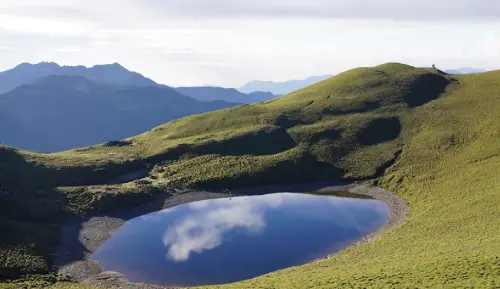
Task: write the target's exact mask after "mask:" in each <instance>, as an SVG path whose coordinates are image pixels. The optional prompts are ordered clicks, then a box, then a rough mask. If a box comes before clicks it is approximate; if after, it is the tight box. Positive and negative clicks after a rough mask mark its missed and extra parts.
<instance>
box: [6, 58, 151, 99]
mask: <svg viewBox="0 0 500 289" xmlns="http://www.w3.org/2000/svg"><path fill="white" fill-rule="evenodd" d="M49 75H79V76H83V77H85V78H87V79H88V80H90V81H92V82H95V83H108V84H115V85H125V86H142V87H147V86H156V85H158V84H157V83H156V82H154V81H153V80H151V79H149V78H147V77H144V76H143V75H141V74H139V73H137V72H133V71H129V70H128V69H126V68H125V67H123V66H122V65H121V64H119V63H117V62H115V63H111V64H101V65H95V66H92V67H85V66H82V65H79V66H60V65H59V64H57V63H55V62H40V63H38V64H31V63H21V64H19V65H17V66H16V67H15V68H13V69H10V70H7V71H4V72H2V73H1V74H0V93H4V92H7V91H9V90H12V89H14V88H16V87H18V86H21V85H23V84H32V83H34V82H35V81H37V80H38V79H40V78H43V77H46V76H49Z"/></svg>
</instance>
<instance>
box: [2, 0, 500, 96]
mask: <svg viewBox="0 0 500 289" xmlns="http://www.w3.org/2000/svg"><path fill="white" fill-rule="evenodd" d="M499 48H500V1H498V0H405V1H402V0H345V1H344V0H342V1H341V0H335V1H334V0H252V1H248V0H106V1H102V0H99V1H97V0H23V1H19V0H1V1H0V70H6V69H9V68H12V67H14V66H16V65H17V64H19V63H22V62H31V63H38V62H42V61H53V62H57V63H59V64H61V65H86V66H92V65H95V64H105V63H114V62H118V63H120V64H122V65H123V66H125V67H126V68H128V69H130V70H133V71H137V72H139V73H142V74H144V75H145V76H147V77H150V78H152V79H153V80H155V81H157V82H159V83H163V84H167V85H171V86H190V85H218V86H226V87H239V86H241V85H243V84H244V83H246V82H247V81H250V80H257V79H258V80H273V81H284V80H288V79H301V78H306V77H308V76H312V75H324V74H336V73H339V72H342V71H345V70H347V69H350V68H354V67H358V66H372V65H377V64H381V63H385V62H403V63H407V64H411V65H414V66H431V65H432V64H436V66H437V67H438V68H443V69H444V68H446V69H449V68H458V67H480V68H485V69H500V49H499Z"/></svg>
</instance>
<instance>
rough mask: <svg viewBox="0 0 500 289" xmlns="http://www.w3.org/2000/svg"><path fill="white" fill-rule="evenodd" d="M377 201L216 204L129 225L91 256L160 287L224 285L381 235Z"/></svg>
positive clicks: (382, 217)
mask: <svg viewBox="0 0 500 289" xmlns="http://www.w3.org/2000/svg"><path fill="white" fill-rule="evenodd" d="M389 218H390V211H389V208H388V207H387V205H386V204H384V203H383V202H381V201H378V200H370V199H356V198H340V197H334V196H319V195H309V194H298V193H279V194H269V195H263V196H248V197H235V198H232V199H231V200H230V199H229V198H227V199H215V200H206V201H199V202H195V203H191V204H185V205H180V206H177V207H174V208H170V209H166V210H163V211H158V212H155V213H151V214H148V215H144V216H141V217H139V218H136V219H133V220H130V221H128V222H127V223H126V224H125V225H124V226H123V227H121V228H120V229H119V230H118V231H117V232H116V234H115V235H114V236H113V237H112V238H111V239H110V240H108V241H107V242H106V243H105V244H103V246H101V248H99V250H98V251H97V252H95V253H94V255H93V256H92V258H93V259H95V260H97V261H99V262H101V263H102V264H103V266H104V269H105V270H109V271H117V272H121V273H123V274H125V275H126V276H127V277H128V278H129V279H130V280H132V281H137V282H146V283H154V284H162V285H178V286H191V285H203V284H221V283H228V282H233V281H237V280H243V279H248V278H252V277H255V276H258V275H261V274H265V273H268V272H271V271H275V270H278V269H281V268H286V267H290V266H294V265H299V264H303V263H305V262H308V261H312V260H313V259H315V258H320V257H324V256H326V255H328V254H330V253H333V252H335V251H338V250H341V249H342V248H344V247H345V246H347V245H349V244H351V243H353V242H356V241H357V240H359V239H360V238H361V237H363V236H364V235H367V234H369V233H371V232H373V231H376V230H377V229H378V228H379V227H381V226H382V225H383V224H385V223H386V222H387V221H388V220H389Z"/></svg>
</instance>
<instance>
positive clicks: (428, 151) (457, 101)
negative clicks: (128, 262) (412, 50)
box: [0, 64, 500, 289]
mask: <svg viewBox="0 0 500 289" xmlns="http://www.w3.org/2000/svg"><path fill="white" fill-rule="evenodd" d="M499 80H500V71H494V72H488V73H482V74H475V75H459V76H458V75H447V74H444V73H442V72H440V71H437V70H434V69H420V68H413V67H410V66H407V65H402V64H384V65H380V66H377V67H373V68H358V69H354V70H350V71H347V72H345V73H342V74H340V75H337V76H335V77H333V78H330V79H327V80H325V81H323V82H320V83H318V84H316V85H313V86H310V87H308V88H306V89H303V90H300V91H297V92H295V93H292V94H290V95H287V96H284V97H282V98H279V99H274V100H270V101H267V102H264V103H258V104H254V105H242V106H237V107H233V108H230V109H226V110H223V111H217V112H211V113H206V114H203V115H195V116H190V117H186V118H183V119H179V120H175V121H172V122H169V123H167V124H165V125H163V126H160V127H157V128H155V129H153V130H152V131H150V132H147V133H145V134H143V135H139V136H137V137H134V138H130V139H126V140H124V141H121V142H115V143H111V144H107V145H100V146H95V147H88V148H82V149H76V150H72V151H67V152H63V153H57V154H50V155H40V154H34V153H25V152H22V151H17V150H13V149H9V148H2V149H1V151H0V183H2V184H3V187H4V191H7V192H8V193H4V194H3V195H2V196H0V204H2V205H3V206H4V207H3V208H0V212H1V213H0V231H2V232H9V234H5V235H2V237H1V239H0V248H1V249H0V274H3V275H8V273H9V274H11V275H15V274H18V273H20V272H21V273H34V272H36V273H46V272H48V271H49V269H50V265H51V253H52V252H53V248H54V246H55V240H56V238H57V230H56V227H54V226H53V225H52V224H53V223H55V222H57V221H59V220H61V219H64V218H66V217H67V216H71V215H78V214H83V213H87V212H92V211H106V210H112V209H115V208H118V207H123V206H131V205H134V204H137V203H141V202H144V201H146V200H148V199H150V198H152V197H154V196H155V195H156V194H161V190H164V189H172V188H221V187H241V186H252V185H262V184H269V183H288V182H308V181H316V180H324V179H335V178H341V179H350V180H368V179H373V180H375V182H376V183H378V185H379V186H382V187H385V188H388V189H390V190H393V191H395V192H396V193H398V194H399V195H401V196H403V197H404V198H406V199H407V200H408V201H409V204H410V213H409V216H408V218H407V220H406V221H405V223H404V224H403V225H401V226H399V227H397V228H395V229H394V230H392V231H391V232H389V233H387V234H384V235H383V236H381V237H380V238H378V239H376V240H375V241H374V242H371V243H369V244H363V245H358V246H355V247H352V248H350V249H348V250H346V251H344V252H342V253H340V254H336V255H334V256H332V257H330V258H327V259H324V260H321V261H318V262H314V263H311V264H307V265H304V266H300V267H295V268H290V269H285V270H281V271H278V272H275V273H271V274H269V275H266V276H263V277H258V278H256V279H252V280H249V281H245V282H239V283H235V284H230V285H226V286H216V287H221V288H222V287H223V288H332V287H333V288H349V287H360V288H363V287H378V288H386V287H415V286H421V287H432V288H436V287H446V288H451V287H476V288H477V287H484V288H493V287H496V286H500V233H499V232H500V222H498V220H499V219H500V210H498V208H500V178H498V175H499V173H500V166H499V165H498V163H499V161H500V142H499V141H498V140H499V139H500V115H499V114H498V111H499V109H500V97H499V95H500V85H498V83H499ZM143 168H148V169H149V170H150V176H149V177H147V178H144V179H142V180H138V181H132V182H129V183H125V184H114V185H110V184H107V183H108V182H109V180H112V179H113V178H116V177H117V176H119V175H121V174H123V173H127V172H133V171H136V170H139V169H143ZM26 180H29V181H26ZM40 204H43V206H41V205H40ZM2 205H0V206H2ZM9 208H10V209H9ZM50 232H52V234H49V233H50ZM47 236H52V238H48V237H47ZM46 278H48V277H46ZM26 282H29V281H26ZM39 282H42V281H39ZM43 282H45V283H50V280H46V281H43ZM43 282H42V283H43ZM35 283H36V282H35ZM32 284H34V283H32ZM4 286H5V288H9V287H8V286H10V285H4ZM67 286H69V285H67V284H66V285H65V284H61V283H59V284H56V285H54V287H51V288H54V289H55V288H87V287H85V286H82V285H75V286H74V287H67ZM0 288H2V287H1V285H0ZM10 288H15V287H10Z"/></svg>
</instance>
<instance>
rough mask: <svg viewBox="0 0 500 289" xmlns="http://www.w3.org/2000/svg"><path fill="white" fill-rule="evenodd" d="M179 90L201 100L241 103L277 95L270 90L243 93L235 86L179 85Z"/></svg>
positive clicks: (267, 98) (262, 99)
mask: <svg viewBox="0 0 500 289" xmlns="http://www.w3.org/2000/svg"><path fill="white" fill-rule="evenodd" d="M175 90H177V92H179V93H181V94H184V95H187V96H190V97H192V98H194V99H197V100H199V101H213V100H223V101H229V102H239V103H248V104H250V103H254V102H259V101H265V100H269V99H272V98H275V97H276V96H275V95H274V94H272V93H270V92H262V91H255V92H250V93H248V94H245V93H242V92H240V91H238V90H236V89H234V88H223V87H214V86H200V87H177V88H175Z"/></svg>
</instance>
